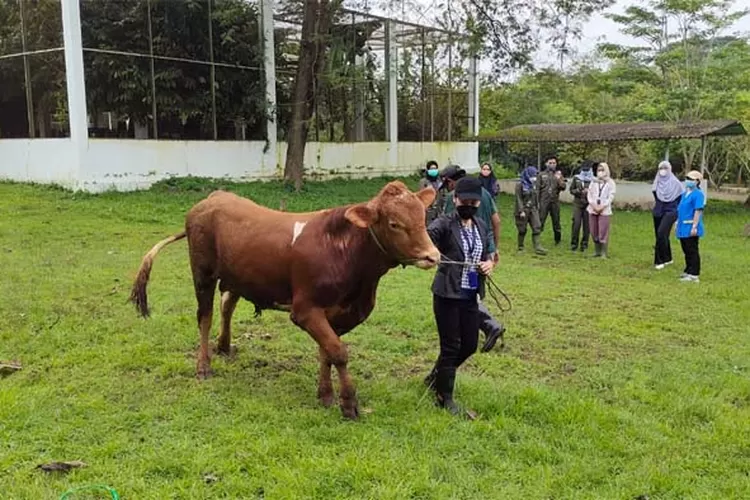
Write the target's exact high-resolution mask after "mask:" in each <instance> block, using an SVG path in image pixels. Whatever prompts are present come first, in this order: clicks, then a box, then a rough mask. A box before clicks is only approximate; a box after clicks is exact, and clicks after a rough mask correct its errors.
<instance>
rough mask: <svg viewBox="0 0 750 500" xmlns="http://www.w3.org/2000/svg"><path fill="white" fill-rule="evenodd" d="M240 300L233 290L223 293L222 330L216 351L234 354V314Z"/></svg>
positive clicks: (227, 354) (228, 354)
mask: <svg viewBox="0 0 750 500" xmlns="http://www.w3.org/2000/svg"><path fill="white" fill-rule="evenodd" d="M239 300H240V296H239V295H236V294H234V293H232V292H229V291H227V292H224V293H222V294H221V331H220V332H219V338H218V341H217V346H216V351H217V352H218V353H219V354H221V355H224V356H230V355H231V354H232V314H234V309H235V307H237V301H239Z"/></svg>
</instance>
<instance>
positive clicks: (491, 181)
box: [479, 162, 500, 198]
mask: <svg viewBox="0 0 750 500" xmlns="http://www.w3.org/2000/svg"><path fill="white" fill-rule="evenodd" d="M479 181H480V182H481V183H482V187H483V188H484V189H486V190H487V192H488V193H490V194H491V195H492V197H493V198H497V195H498V194H499V193H500V183H499V182H497V178H496V177H495V172H493V171H492V165H490V164H489V163H488V162H484V163H482V168H481V170H480V171H479Z"/></svg>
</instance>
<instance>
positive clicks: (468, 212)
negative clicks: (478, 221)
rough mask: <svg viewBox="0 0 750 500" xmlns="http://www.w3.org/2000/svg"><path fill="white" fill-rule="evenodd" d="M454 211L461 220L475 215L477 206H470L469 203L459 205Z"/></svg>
mask: <svg viewBox="0 0 750 500" xmlns="http://www.w3.org/2000/svg"><path fill="white" fill-rule="evenodd" d="M456 212H458V216H459V217H461V218H462V219H463V220H468V219H471V218H472V217H474V216H475V215H476V213H477V207H472V206H471V205H461V206H458V207H456Z"/></svg>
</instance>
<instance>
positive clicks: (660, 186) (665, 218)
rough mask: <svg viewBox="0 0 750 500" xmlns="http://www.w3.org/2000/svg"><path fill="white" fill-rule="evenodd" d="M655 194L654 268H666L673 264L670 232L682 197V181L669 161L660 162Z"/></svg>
mask: <svg viewBox="0 0 750 500" xmlns="http://www.w3.org/2000/svg"><path fill="white" fill-rule="evenodd" d="M651 190H652V191H653V194H654V201H655V204H654V208H653V210H652V211H651V213H652V215H653V216H654V235H655V237H656V243H655V245H654V268H655V269H657V270H661V269H664V267H665V266H668V265H670V264H672V263H673V262H674V261H673V260H672V247H671V245H670V244H669V233H670V232H671V231H672V226H673V225H674V223H675V221H676V220H677V207H678V206H679V204H680V199H681V198H682V191H683V187H682V183H681V182H680V180H679V179H678V178H677V176H675V175H674V174H673V173H672V165H671V164H670V163H669V162H668V161H663V162H661V163H659V168H658V169H657V171H656V178H654V184H653V186H652V188H651Z"/></svg>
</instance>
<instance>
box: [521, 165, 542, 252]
mask: <svg viewBox="0 0 750 500" xmlns="http://www.w3.org/2000/svg"><path fill="white" fill-rule="evenodd" d="M536 183H537V169H536V167H531V166H529V167H526V168H525V169H524V171H523V172H521V180H520V181H519V182H518V184H517V185H516V209H515V214H514V215H515V219H516V228H517V229H518V251H519V252H522V251H523V247H524V240H525V239H526V230H527V229H528V226H531V239H532V241H533V242H534V252H536V254H537V255H546V253H547V251H546V250H545V249H544V248H542V244H541V242H540V241H539V240H540V235H541V232H542V224H541V222H539V192H538V190H537V189H536Z"/></svg>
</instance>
